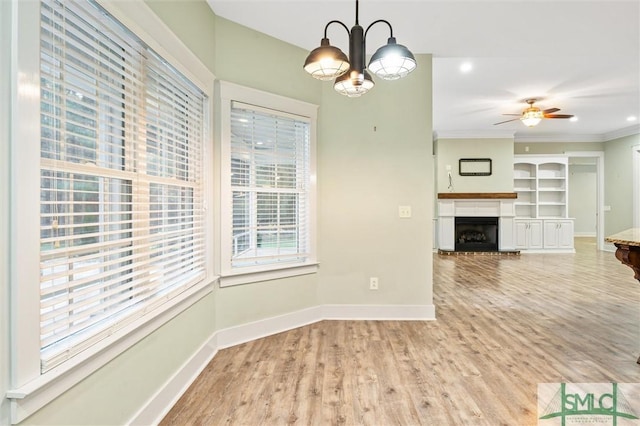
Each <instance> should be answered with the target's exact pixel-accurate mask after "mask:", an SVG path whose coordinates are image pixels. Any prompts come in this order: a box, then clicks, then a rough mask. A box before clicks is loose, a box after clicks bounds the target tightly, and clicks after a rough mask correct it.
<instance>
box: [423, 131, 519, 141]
mask: <svg viewBox="0 0 640 426" xmlns="http://www.w3.org/2000/svg"><path fill="white" fill-rule="evenodd" d="M515 133H516V132H515V131H513V130H478V131H470V130H450V131H446V130H445V131H436V132H433V139H434V140H435V139H513V136H514V134H515Z"/></svg>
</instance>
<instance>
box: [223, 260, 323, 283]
mask: <svg viewBox="0 0 640 426" xmlns="http://www.w3.org/2000/svg"><path fill="white" fill-rule="evenodd" d="M318 266H319V264H318V263H317V262H308V263H304V264H295V265H286V266H285V265H274V266H273V267H272V269H263V270H261V271H247V272H232V273H230V274H226V275H223V276H221V277H220V279H219V282H220V287H231V286H234V285H241V284H250V283H255V282H260V281H269V280H277V279H281V278H289V277H295V276H298V275H308V274H315V273H316V272H318Z"/></svg>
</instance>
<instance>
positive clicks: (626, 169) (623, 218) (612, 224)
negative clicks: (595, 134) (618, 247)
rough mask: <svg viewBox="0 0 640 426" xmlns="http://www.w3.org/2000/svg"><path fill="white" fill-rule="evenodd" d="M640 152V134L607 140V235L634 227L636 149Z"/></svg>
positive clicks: (605, 194) (605, 202) (605, 176)
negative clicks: (634, 164)
mask: <svg viewBox="0 0 640 426" xmlns="http://www.w3.org/2000/svg"><path fill="white" fill-rule="evenodd" d="M634 146H635V147H636V148H635V149H640V134H636V135H631V136H625V137H622V138H618V139H614V140H611V141H607V142H606V143H605V144H604V185H605V192H604V204H605V205H606V206H610V207H611V210H610V211H606V212H605V216H604V219H605V221H604V229H605V235H611V234H615V233H617V232H620V231H624V230H625V229H627V228H631V227H632V226H633V185H632V182H633V181H632V179H633V155H632V154H633V148H632V147H634ZM636 195H637V194H636Z"/></svg>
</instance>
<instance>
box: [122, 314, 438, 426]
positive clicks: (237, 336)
mask: <svg viewBox="0 0 640 426" xmlns="http://www.w3.org/2000/svg"><path fill="white" fill-rule="evenodd" d="M435 313H436V311H435V306H434V305H408V306H407V305H323V306H315V307H312V308H307V309H302V310H300V311H296V312H291V313H288V314H284V315H279V316H276V317H271V318H266V319H264V320H260V321H254V322H251V323H247V324H243V325H239V326H236V327H230V328H226V329H223V330H219V331H217V332H215V333H214V334H213V335H212V336H211V337H210V338H209V339H208V340H207V341H206V342H205V343H204V344H203V345H202V346H201V347H200V348H199V349H198V350H197V351H196V352H195V353H194V354H193V356H191V358H189V359H188V360H187V361H186V362H185V363H184V364H183V365H182V367H180V369H179V370H178V371H176V372H175V374H174V375H173V376H171V377H170V378H169V380H167V381H166V382H165V384H164V385H163V386H162V387H161V388H160V389H158V391H157V392H156V393H155V394H154V395H153V396H152V397H151V398H150V399H149V400H148V401H147V403H146V404H145V405H144V406H143V407H141V408H140V409H139V410H138V412H137V413H136V414H135V415H134V416H133V417H132V418H131V420H130V421H129V422H127V424H128V425H157V424H158V423H160V421H161V420H162V419H163V418H164V416H166V415H167V413H168V412H169V410H171V407H173V405H174V404H175V403H176V402H177V401H178V399H180V397H181V396H182V394H183V393H184V392H186V390H187V389H188V388H189V386H190V385H191V383H193V381H194V380H195V379H196V378H197V377H198V375H199V374H200V373H201V372H202V370H204V368H205V367H206V366H207V364H209V362H210V361H211V360H212V359H213V357H214V356H215V355H216V354H217V353H218V350H220V349H223V348H228V347H231V346H235V345H239V344H242V343H246V342H250V341H252V340H256V339H260V338H263V337H267V336H271V335H273V334H277V333H281V332H283V331H287V330H292V329H294V328H298V327H303V326H305V325H309V324H313V323H316V322H319V321H323V320H338V319H349V320H397V321H411V320H419V321H425V320H435V319H436V315H435Z"/></svg>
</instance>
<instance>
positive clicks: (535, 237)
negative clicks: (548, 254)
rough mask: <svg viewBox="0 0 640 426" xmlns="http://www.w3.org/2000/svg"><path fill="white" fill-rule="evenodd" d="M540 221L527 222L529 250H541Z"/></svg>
mask: <svg viewBox="0 0 640 426" xmlns="http://www.w3.org/2000/svg"><path fill="white" fill-rule="evenodd" d="M542 242H543V239H542V221H541V220H530V221H529V248H530V249H541V248H542Z"/></svg>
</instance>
